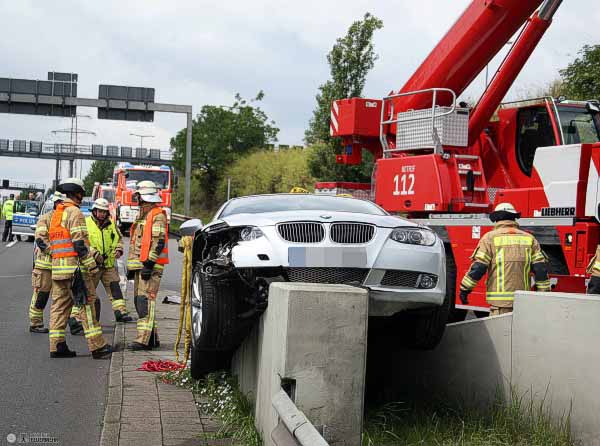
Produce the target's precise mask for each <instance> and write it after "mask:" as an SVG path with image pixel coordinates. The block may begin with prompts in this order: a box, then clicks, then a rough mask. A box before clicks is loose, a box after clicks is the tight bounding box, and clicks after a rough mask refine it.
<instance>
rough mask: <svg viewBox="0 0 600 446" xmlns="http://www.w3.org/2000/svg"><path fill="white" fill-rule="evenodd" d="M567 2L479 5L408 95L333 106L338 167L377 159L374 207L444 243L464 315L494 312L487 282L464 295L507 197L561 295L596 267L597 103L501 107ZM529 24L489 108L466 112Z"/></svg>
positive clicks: (581, 285) (581, 287) (459, 313)
mask: <svg viewBox="0 0 600 446" xmlns="http://www.w3.org/2000/svg"><path fill="white" fill-rule="evenodd" d="M561 1H562V0H546V1H542V0H473V1H472V2H471V3H470V5H469V6H468V7H467V9H466V10H465V11H464V12H463V14H462V15H461V16H460V18H459V19H458V21H457V22H456V23H455V24H454V25H453V26H452V28H451V29H450V30H449V31H448V33H447V34H446V35H445V36H444V37H443V39H442V40H441V41H440V42H439V44H438V45H437V46H436V47H435V48H434V50H433V51H432V52H431V54H429V56H428V57H427V58H426V59H425V61H424V62H423V63H422V65H421V66H420V67H419V68H418V69H417V71H416V72H415V73H414V75H413V76H412V77H411V78H410V79H409V80H408V81H407V82H406V84H405V85H404V86H403V87H402V88H401V89H400V90H399V91H396V92H394V91H392V92H391V93H390V94H389V95H388V96H386V97H384V98H383V99H363V98H352V99H342V100H338V101H335V102H334V103H333V104H332V109H331V134H332V136H335V137H340V138H341V141H342V146H343V152H342V154H341V155H338V156H337V161H338V162H340V163H345V164H358V163H360V162H361V159H362V158H361V157H362V151H363V150H364V149H366V150H369V151H370V152H372V153H373V154H374V155H375V157H376V158H377V161H376V165H375V169H374V172H373V178H372V184H371V186H372V192H373V196H374V200H375V202H376V203H378V204H379V205H381V206H382V207H383V208H385V209H386V210H388V211H389V212H392V213H401V214H404V215H407V216H408V217H409V218H411V219H416V220H419V221H420V222H422V223H423V224H426V225H428V226H429V227H431V228H432V229H433V230H435V231H436V232H437V233H438V235H439V236H440V237H441V238H442V239H443V240H444V242H445V246H446V257H447V268H448V289H447V293H448V298H449V299H450V300H451V301H452V302H454V304H455V307H454V311H453V319H454V320H457V319H458V320H459V319H463V318H464V317H465V315H466V313H467V311H468V310H474V311H475V312H476V314H477V315H478V316H485V315H487V314H488V313H489V309H488V305H487V304H486V301H485V289H484V286H483V284H480V285H479V286H478V287H477V289H476V290H475V291H474V292H473V293H472V295H471V296H470V298H469V300H470V302H469V305H462V304H461V303H460V301H458V300H457V297H458V293H457V288H458V286H459V284H460V280H461V278H462V276H463V275H464V274H465V272H466V271H467V270H468V268H469V264H470V260H469V256H470V255H471V254H472V252H473V250H474V248H475V246H476V244H477V242H478V241H479V239H480V238H481V236H482V235H483V234H485V233H486V232H487V231H489V230H491V229H492V227H493V225H492V223H491V222H490V220H489V219H488V218H487V214H488V213H489V212H490V211H491V210H492V209H493V207H494V206H495V205H496V204H498V203H501V202H506V201H508V202H511V203H513V204H514V205H515V207H516V208H517V209H518V210H519V211H521V213H522V218H521V220H520V224H521V226H522V227H524V229H525V230H527V231H530V232H532V233H533V234H534V235H535V236H536V237H537V238H538V240H539V241H540V243H541V244H542V247H543V249H544V251H545V253H546V254H547V256H548V258H549V263H550V269H551V273H552V275H551V277H552V283H553V286H554V288H555V289H556V290H560V291H567V292H585V286H586V266H587V264H588V262H589V260H590V258H591V257H592V256H593V254H594V252H595V250H596V246H597V245H598V243H599V239H600V225H599V223H598V222H599V221H600V215H599V211H600V209H599V206H598V203H599V201H600V196H599V195H600V179H599V178H600V176H599V171H600V143H599V141H600V113H599V111H600V107H599V104H598V101H597V100H590V101H586V102H573V101H566V100H564V101H561V100H557V99H554V98H550V97H546V98H536V99H531V100H528V101H520V102H512V103H506V104H501V101H502V99H503V98H504V97H505V95H506V93H507V92H508V90H509V88H510V87H511V85H512V84H513V82H514V80H515V78H516V77H517V75H518V74H519V72H520V71H521V69H522V68H523V66H524V65H525V63H526V62H527V60H528V58H529V57H530V55H531V54H532V52H533V50H534V49H535V47H536V46H537V45H538V43H539V42H540V40H541V38H542V36H543V35H544V33H545V31H546V30H547V29H548V27H549V26H550V24H551V22H552V17H553V16H554V13H555V12H556V10H557V8H558V7H559V6H560V4H561ZM519 28H521V31H520V33H519V34H518V37H517V38H516V40H515V42H514V44H513V45H512V48H511V50H510V51H509V53H508V55H507V56H506V58H505V59H504V61H503V62H502V64H501V65H500V67H499V68H498V71H497V72H496V74H495V75H494V77H493V79H492V80H491V82H490V84H489V85H488V86H487V88H486V90H485V91H484V93H483V95H482V96H481V98H480V100H479V102H478V103H477V104H476V105H475V106H474V107H472V108H471V107H468V106H467V105H466V104H464V103H461V104H458V105H457V103H456V98H457V96H458V95H460V94H461V93H462V92H463V91H464V90H465V89H466V88H467V86H468V85H469V84H471V82H472V81H473V80H474V79H475V77H476V76H477V75H478V74H479V73H480V72H482V70H483V69H484V68H485V67H486V65H487V64H488V63H489V62H490V61H491V59H492V58H493V57H494V56H495V55H496V54H497V53H498V52H499V51H500V49H501V48H502V47H503V46H504V45H506V44H507V42H508V41H509V39H511V38H512V37H513V36H514V35H515V34H516V33H517V32H519ZM591 99H598V98H591ZM323 187H327V188H329V190H332V188H334V187H335V185H332V184H331V183H327V184H325V185H324V186H323ZM344 187H345V189H344V190H342V189H341V188H344ZM361 187H363V188H364V186H361ZM353 188H354V187H353V186H352V185H348V184H346V185H345V186H344V185H340V186H339V187H338V188H337V189H336V191H337V192H338V193H339V192H348V191H351V190H352V189H353ZM317 189H319V185H317ZM359 190H361V191H362V189H360V187H359Z"/></svg>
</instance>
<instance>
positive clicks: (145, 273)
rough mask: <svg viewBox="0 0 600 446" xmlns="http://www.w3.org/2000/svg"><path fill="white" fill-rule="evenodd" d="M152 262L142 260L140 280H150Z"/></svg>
mask: <svg viewBox="0 0 600 446" xmlns="http://www.w3.org/2000/svg"><path fill="white" fill-rule="evenodd" d="M154 263H155V262H153V261H152V260H146V261H145V262H144V267H143V268H142V273H141V276H142V280H150V277H151V276H152V271H153V270H154Z"/></svg>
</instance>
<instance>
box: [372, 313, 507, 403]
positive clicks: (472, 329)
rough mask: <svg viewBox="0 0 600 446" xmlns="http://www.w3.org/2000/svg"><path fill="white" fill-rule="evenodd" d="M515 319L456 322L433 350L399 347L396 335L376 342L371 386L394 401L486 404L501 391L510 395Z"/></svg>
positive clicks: (500, 393)
mask: <svg viewBox="0 0 600 446" xmlns="http://www.w3.org/2000/svg"><path fill="white" fill-rule="evenodd" d="M511 324H512V315H511V314H506V315H502V316H496V317H491V318H485V319H474V320H469V321H465V322H459V323H456V324H450V325H448V326H447V327H446V331H445V333H444V337H443V338H442V341H441V342H440V344H439V345H438V346H437V347H436V348H435V349H434V350H430V351H419V350H408V349H403V348H400V347H397V348H395V347H394V345H395V344H396V345H397V344H398V342H397V340H396V341H395V340H393V339H389V340H385V339H377V343H376V344H375V343H372V342H370V343H369V371H368V375H367V376H368V379H369V382H368V386H369V388H370V389H371V388H376V389H378V391H379V392H381V393H382V394H383V395H385V396H386V400H388V401H389V400H390V399H393V400H399V401H401V400H403V399H404V398H407V397H408V398H410V399H412V400H415V401H423V400H427V399H430V400H434V401H438V400H440V399H444V400H450V401H454V402H457V403H460V404H464V405H469V406H485V405H487V404H488V403H489V402H490V401H492V400H494V399H495V398H496V397H497V396H500V397H504V398H507V397H508V396H509V393H510V384H509V383H510V374H511ZM399 383H402V385H399Z"/></svg>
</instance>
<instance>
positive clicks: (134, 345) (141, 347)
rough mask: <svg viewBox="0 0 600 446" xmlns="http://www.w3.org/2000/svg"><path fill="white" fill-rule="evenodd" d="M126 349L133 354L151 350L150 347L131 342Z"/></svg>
mask: <svg viewBox="0 0 600 446" xmlns="http://www.w3.org/2000/svg"><path fill="white" fill-rule="evenodd" d="M127 347H128V348H129V350H133V351H134V352H136V351H140V350H152V347H150V346H149V345H144V344H142V343H140V342H132V343H131V344H129V345H128V346H127Z"/></svg>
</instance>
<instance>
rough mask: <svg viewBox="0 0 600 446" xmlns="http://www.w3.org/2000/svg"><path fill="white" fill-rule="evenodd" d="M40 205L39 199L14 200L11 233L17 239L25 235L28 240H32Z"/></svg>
mask: <svg viewBox="0 0 600 446" xmlns="http://www.w3.org/2000/svg"><path fill="white" fill-rule="evenodd" d="M41 205H42V203H40V202H39V201H33V200H15V206H14V210H15V211H14V214H13V221H12V233H13V235H15V236H17V240H21V238H22V237H27V240H28V241H30V242H32V241H33V236H34V234H35V224H36V223H37V220H38V217H39V215H40V208H41Z"/></svg>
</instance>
